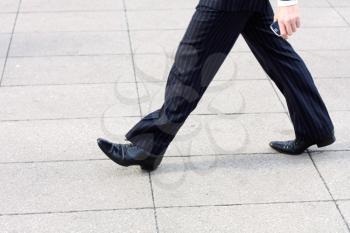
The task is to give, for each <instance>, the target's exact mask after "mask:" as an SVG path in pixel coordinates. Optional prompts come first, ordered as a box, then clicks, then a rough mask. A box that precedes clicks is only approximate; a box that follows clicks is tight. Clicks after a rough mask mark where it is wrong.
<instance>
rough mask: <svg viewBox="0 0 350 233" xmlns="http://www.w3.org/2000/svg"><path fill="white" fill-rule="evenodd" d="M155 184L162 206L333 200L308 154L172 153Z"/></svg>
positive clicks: (154, 189) (156, 194) (158, 200)
mask: <svg viewBox="0 0 350 233" xmlns="http://www.w3.org/2000/svg"><path fill="white" fill-rule="evenodd" d="M305 177H307V179H305ZM152 184H153V193H154V199H155V205H156V206H157V207H162V206H163V207H164V206H196V205H225V204H243V203H267V202H295V201H315V200H330V199H331V197H330V195H329V193H328V191H327V189H326V188H325V186H324V184H323V182H322V180H321V178H320V177H319V175H318V173H317V171H316V169H315V168H314V166H313V164H312V162H311V160H310V158H309V157H308V156H299V157H295V156H287V155H280V154H278V155H276V154H274V155H269V154H265V155H263V154H258V155H252V154H247V155H233V156H195V157H182V158H180V157H178V158H175V157H172V158H171V157H168V158H166V159H165V160H164V162H162V164H161V166H160V167H159V168H158V169H157V170H156V171H155V172H154V173H152Z"/></svg>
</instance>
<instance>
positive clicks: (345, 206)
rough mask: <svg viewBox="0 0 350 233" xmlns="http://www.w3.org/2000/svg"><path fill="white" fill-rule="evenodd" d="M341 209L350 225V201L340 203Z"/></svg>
mask: <svg viewBox="0 0 350 233" xmlns="http://www.w3.org/2000/svg"><path fill="white" fill-rule="evenodd" d="M338 205H339V209H340V210H341V212H342V214H343V215H344V218H345V221H346V222H347V224H348V225H349V223H350V201H339V202H338Z"/></svg>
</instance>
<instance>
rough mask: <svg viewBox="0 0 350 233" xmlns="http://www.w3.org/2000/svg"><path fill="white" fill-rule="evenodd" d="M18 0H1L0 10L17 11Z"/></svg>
mask: <svg viewBox="0 0 350 233" xmlns="http://www.w3.org/2000/svg"><path fill="white" fill-rule="evenodd" d="M18 4H19V0H1V2H0V12H17V9H18Z"/></svg>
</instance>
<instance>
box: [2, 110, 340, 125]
mask: <svg viewBox="0 0 350 233" xmlns="http://www.w3.org/2000/svg"><path fill="white" fill-rule="evenodd" d="M333 112H334V111H333ZM264 114H266V115H273V114H285V112H235V113H221V112H220V113H192V114H191V116H190V117H193V116H197V117H198V116H218V115H220V116H221V115H224V116H237V115H264ZM128 117H133V118H137V117H138V118H139V117H140V115H125V116H106V117H103V118H105V119H113V118H116V119H118V118H128ZM85 119H86V120H87V119H101V117H99V116H90V117H89V116H87V117H66V118H32V119H30V118H29V119H7V120H0V123H1V122H22V121H55V120H85Z"/></svg>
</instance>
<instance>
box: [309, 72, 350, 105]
mask: <svg viewBox="0 0 350 233" xmlns="http://www.w3.org/2000/svg"><path fill="white" fill-rule="evenodd" d="M315 81H316V85H317V87H318V88H319V91H320V93H321V95H322V98H323V99H324V101H325V103H326V104H327V106H328V108H329V110H330V111H346V110H350V103H349V101H348V100H349V98H350V93H349V88H348V87H349V86H350V79H343V78H341V79H337V80H336V81H334V79H317V80H315Z"/></svg>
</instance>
